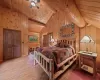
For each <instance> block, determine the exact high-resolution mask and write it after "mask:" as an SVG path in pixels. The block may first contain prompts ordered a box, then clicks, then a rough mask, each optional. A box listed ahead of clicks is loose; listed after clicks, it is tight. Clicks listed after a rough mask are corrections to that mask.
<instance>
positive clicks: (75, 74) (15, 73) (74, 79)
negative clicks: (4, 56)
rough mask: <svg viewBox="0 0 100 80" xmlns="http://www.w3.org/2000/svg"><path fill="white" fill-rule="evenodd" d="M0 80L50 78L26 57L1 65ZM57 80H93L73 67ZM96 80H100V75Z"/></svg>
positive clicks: (46, 79)
mask: <svg viewBox="0 0 100 80" xmlns="http://www.w3.org/2000/svg"><path fill="white" fill-rule="evenodd" d="M0 80H48V76H47V75H46V73H45V72H44V71H43V70H42V68H41V67H40V66H39V65H38V64H37V65H36V66H34V65H33V61H32V58H31V59H30V57H29V56H26V57H21V58H17V59H13V60H9V61H6V62H4V63H2V64H0ZM57 80H92V75H91V74H89V73H87V72H84V71H81V70H79V69H78V68H76V67H75V66H74V65H73V66H72V67H71V68H70V69H68V70H67V71H66V72H65V73H64V74H63V75H61V76H60V77H59V78H58V79H57ZM96 80H100V75H99V76H97V79H96Z"/></svg>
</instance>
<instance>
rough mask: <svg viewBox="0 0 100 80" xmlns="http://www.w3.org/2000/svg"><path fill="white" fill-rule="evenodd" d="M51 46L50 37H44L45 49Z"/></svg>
mask: <svg viewBox="0 0 100 80" xmlns="http://www.w3.org/2000/svg"><path fill="white" fill-rule="evenodd" d="M47 46H49V37H48V35H43V47H47Z"/></svg>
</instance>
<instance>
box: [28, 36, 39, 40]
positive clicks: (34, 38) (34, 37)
mask: <svg viewBox="0 0 100 80" xmlns="http://www.w3.org/2000/svg"><path fill="white" fill-rule="evenodd" d="M28 39H29V42H38V36H37V35H29V36H28Z"/></svg>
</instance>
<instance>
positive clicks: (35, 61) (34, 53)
mask: <svg viewBox="0 0 100 80" xmlns="http://www.w3.org/2000/svg"><path fill="white" fill-rule="evenodd" d="M35 57H36V52H35V51H34V66H35V65H36V59H35Z"/></svg>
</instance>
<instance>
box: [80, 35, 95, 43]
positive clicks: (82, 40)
mask: <svg viewBox="0 0 100 80" xmlns="http://www.w3.org/2000/svg"><path fill="white" fill-rule="evenodd" d="M80 42H82V43H91V42H94V41H93V39H92V38H91V37H90V36H84V37H83V38H82V39H81V41H80Z"/></svg>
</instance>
